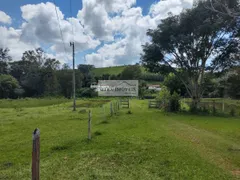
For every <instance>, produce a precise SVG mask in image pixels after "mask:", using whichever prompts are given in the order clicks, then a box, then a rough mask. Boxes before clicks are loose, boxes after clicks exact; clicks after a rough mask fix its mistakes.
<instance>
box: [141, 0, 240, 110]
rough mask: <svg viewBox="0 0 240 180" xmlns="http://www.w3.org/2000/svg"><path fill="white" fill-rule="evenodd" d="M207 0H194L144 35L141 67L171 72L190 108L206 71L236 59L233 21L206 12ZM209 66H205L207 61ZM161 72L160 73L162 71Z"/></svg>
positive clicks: (237, 28)
mask: <svg viewBox="0 0 240 180" xmlns="http://www.w3.org/2000/svg"><path fill="white" fill-rule="evenodd" d="M209 3H210V1H198V2H196V3H195V4H194V6H193V8H192V9H188V10H184V11H183V12H182V13H181V14H180V15H175V16H173V15H171V16H170V17H168V18H166V19H164V20H162V21H161V24H159V25H158V27H157V28H156V29H154V30H152V29H150V30H149V31H148V32H147V35H148V36H150V38H151V43H147V44H146V45H144V46H143V54H142V56H141V61H142V64H143V65H144V67H145V68H147V69H148V70H150V71H151V72H160V73H161V74H164V73H165V72H166V69H168V70H171V72H173V73H174V74H175V75H176V76H177V77H178V78H179V79H180V80H181V81H182V83H183V84H184V86H185V88H186V91H187V92H188V94H189V96H190V97H192V99H193V101H194V103H193V105H194V106H198V103H199V102H200V101H199V99H200V98H201V96H202V94H203V92H204V74H205V72H206V71H207V70H209V69H211V70H224V69H226V68H229V67H231V66H233V65H235V64H236V63H237V62H238V60H239V58H237V57H236V56H235V55H237V54H239V45H240V41H239V38H238V37H237V36H238V34H239V24H238V22H237V19H234V20H232V19H230V18H229V17H223V16H219V15H218V13H216V12H214V11H212V10H209V9H207V8H206V7H207V6H208V5H209ZM208 61H211V64H209V65H207V62H208ZM163 69H164V70H163Z"/></svg>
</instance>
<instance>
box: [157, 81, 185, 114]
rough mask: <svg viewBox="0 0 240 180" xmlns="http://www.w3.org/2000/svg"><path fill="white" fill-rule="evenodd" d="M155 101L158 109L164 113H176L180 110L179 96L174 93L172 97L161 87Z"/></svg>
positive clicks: (165, 88)
mask: <svg viewBox="0 0 240 180" xmlns="http://www.w3.org/2000/svg"><path fill="white" fill-rule="evenodd" d="M156 100H157V101H158V102H159V107H160V108H161V109H163V110H164V111H166V112H178V111H179V110H180V107H181V106H180V96H179V94H177V93H176V92H174V93H173V94H172V95H171V93H170V91H169V90H168V89H167V87H165V86H163V87H162V89H161V91H160V92H159V94H158V96H157V98H156Z"/></svg>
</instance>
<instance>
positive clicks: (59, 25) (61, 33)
mask: <svg viewBox="0 0 240 180" xmlns="http://www.w3.org/2000/svg"><path fill="white" fill-rule="evenodd" d="M53 4H54V6H55V12H56V15H57V19H58V27H59V30H60V35H61V39H62V43H63V47H64V51H65V54H67V49H66V46H65V43H64V39H63V32H62V28H61V24H60V19H59V15H58V12H57V6H56V2H55V0H53Z"/></svg>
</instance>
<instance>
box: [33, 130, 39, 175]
mask: <svg viewBox="0 0 240 180" xmlns="http://www.w3.org/2000/svg"><path fill="white" fill-rule="evenodd" d="M32 138H33V146H32V180H39V163H40V130H39V129H38V128H37V129H35V130H34V131H33V135H32Z"/></svg>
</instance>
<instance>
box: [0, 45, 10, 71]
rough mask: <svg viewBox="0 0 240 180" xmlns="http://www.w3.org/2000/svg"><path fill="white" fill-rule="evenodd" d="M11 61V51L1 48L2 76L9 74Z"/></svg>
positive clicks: (0, 65)
mask: <svg viewBox="0 0 240 180" xmlns="http://www.w3.org/2000/svg"><path fill="white" fill-rule="evenodd" d="M11 60H12V58H11V56H9V49H8V48H5V49H3V48H0V74H7V73H8V63H9V61H11Z"/></svg>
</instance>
